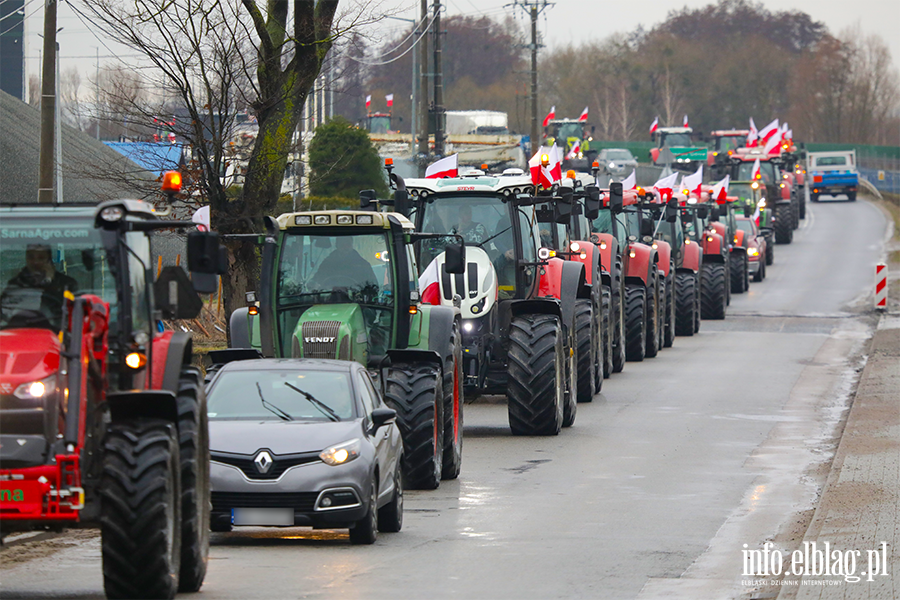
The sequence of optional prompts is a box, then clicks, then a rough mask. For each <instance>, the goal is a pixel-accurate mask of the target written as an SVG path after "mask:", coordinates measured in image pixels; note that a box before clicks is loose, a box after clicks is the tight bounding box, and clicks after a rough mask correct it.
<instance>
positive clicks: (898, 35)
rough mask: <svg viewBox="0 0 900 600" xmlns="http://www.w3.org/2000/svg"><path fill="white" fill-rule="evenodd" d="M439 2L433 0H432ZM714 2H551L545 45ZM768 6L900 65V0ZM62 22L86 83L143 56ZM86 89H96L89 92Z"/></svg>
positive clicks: (789, 1)
mask: <svg viewBox="0 0 900 600" xmlns="http://www.w3.org/2000/svg"><path fill="white" fill-rule="evenodd" d="M76 1H77V0H76ZM378 1H380V2H381V5H382V6H383V7H384V9H385V10H390V11H391V12H393V11H397V12H395V13H394V14H396V15H397V16H398V17H407V18H414V17H416V16H417V11H418V7H419V6H420V0H378ZM432 1H433V0H429V4H430V3H431V2H432ZM514 1H515V0H443V4H444V5H445V6H446V7H447V8H446V14H449V15H457V14H472V15H488V16H492V17H501V18H502V17H503V16H504V15H515V16H516V17H517V18H518V19H519V22H520V23H521V24H522V26H523V28H524V27H525V26H526V24H527V20H528V19H527V17H526V14H525V12H524V10H523V9H522V8H518V9H514V8H513V7H511V6H510V4H512V3H513V2H514ZM520 1H521V0H520ZM710 3H711V2H710V0H688V1H686V2H684V1H682V2H667V1H665V0H619V1H616V0H556V3H555V4H554V5H553V6H549V7H547V8H546V9H544V11H543V13H542V14H541V17H540V22H539V29H540V31H541V34H542V35H543V36H544V43H545V44H547V45H548V46H550V47H554V46H560V45H565V44H567V43H569V42H574V43H580V42H584V41H588V40H600V39H603V38H606V37H608V36H610V35H615V34H617V33H619V34H625V33H628V32H630V31H632V30H634V28H635V27H637V26H638V25H643V26H644V27H645V28H648V29H649V28H651V27H652V26H653V25H655V24H657V23H659V22H660V21H662V20H663V19H665V17H666V14H667V13H668V11H670V10H672V9H677V8H681V7H683V6H689V7H691V8H699V7H701V6H706V5H708V4H710ZM42 4H43V2H42V0H26V8H25V12H26V14H27V15H30V17H29V18H28V20H27V24H26V56H28V57H29V60H28V62H27V66H26V69H27V71H28V72H29V73H37V72H38V59H37V57H38V55H39V52H40V49H41V38H40V37H39V36H38V35H37V34H38V33H41V32H42V30H43V26H42V19H43V9H42V8H41V5H42ZM762 4H763V5H764V6H765V7H766V8H768V9H769V10H771V11H781V10H794V9H796V10H801V11H803V12H806V13H808V14H809V15H810V16H811V17H812V18H813V19H814V20H817V21H822V22H824V23H825V25H826V26H827V27H828V28H829V30H830V31H831V32H832V33H834V34H838V33H840V32H841V30H843V29H844V28H846V27H849V26H853V25H855V24H857V23H858V24H859V25H860V27H861V28H862V31H863V33H878V34H879V35H881V37H882V38H884V40H885V41H886V42H887V43H888V46H889V47H890V49H891V55H892V58H893V62H894V67H895V68H897V67H898V65H900V1H898V0H840V1H838V0H762ZM58 26H59V27H62V28H63V30H62V31H61V32H60V33H59V42H60V54H61V57H62V60H61V65H62V68H63V69H65V68H66V67H68V66H70V65H73V64H74V65H77V67H78V69H79V71H80V72H81V78H82V81H83V82H84V83H85V85H86V84H87V82H88V80H89V79H93V77H94V75H93V73H94V70H95V68H96V62H97V60H96V55H97V54H98V53H99V55H100V59H99V62H100V64H101V65H102V64H104V63H106V62H110V61H111V60H112V58H111V57H110V54H111V53H114V54H117V55H118V56H119V57H120V58H121V59H122V60H124V61H126V62H128V61H133V60H136V59H135V58H133V57H132V56H131V55H129V50H127V49H122V48H118V47H116V46H114V45H112V44H110V43H109V42H106V45H104V41H101V40H98V38H97V37H95V36H94V34H93V33H91V31H90V30H89V29H88V27H86V26H85V25H84V24H83V23H82V22H81V21H80V20H79V19H78V18H77V16H76V15H75V13H74V12H73V11H72V9H71V8H70V7H69V6H68V4H67V3H65V2H62V3H61V4H60V8H59V22H58ZM405 26H406V24H405V23H402V22H400V21H396V20H385V21H383V23H382V24H378V25H375V26H373V27H377V28H378V29H379V31H381V32H383V33H384V34H385V35H389V34H390V33H391V31H392V30H393V29H397V28H403V27H405ZM474 67H475V68H477V66H474ZM82 94H90V92H88V91H86V90H82Z"/></svg>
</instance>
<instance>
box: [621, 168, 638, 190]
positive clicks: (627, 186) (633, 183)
mask: <svg viewBox="0 0 900 600" xmlns="http://www.w3.org/2000/svg"><path fill="white" fill-rule="evenodd" d="M636 187H637V171H632V172H631V175H629V176H628V177H626V178H625V179H623V180H622V191H623V192H627V191H628V190H633V189H634V188H636Z"/></svg>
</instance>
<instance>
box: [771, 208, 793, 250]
mask: <svg viewBox="0 0 900 600" xmlns="http://www.w3.org/2000/svg"><path fill="white" fill-rule="evenodd" d="M793 240H794V229H793V228H792V227H791V207H790V206H788V205H786V204H780V205H778V206H777V207H776V209H775V241H776V242H777V243H779V244H790V243H791V242H792V241H793Z"/></svg>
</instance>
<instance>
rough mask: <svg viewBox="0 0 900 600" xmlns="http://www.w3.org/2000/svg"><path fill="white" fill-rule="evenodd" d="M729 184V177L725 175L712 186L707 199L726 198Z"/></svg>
mask: <svg viewBox="0 0 900 600" xmlns="http://www.w3.org/2000/svg"><path fill="white" fill-rule="evenodd" d="M729 183H731V175H726V176H725V178H724V179H722V181H720V182H719V183H717V184H716V185H714V186H713V189H712V191H711V192H710V193H709V197H710V198H712V199H713V200H724V199H725V198H726V197H727V196H728V184H729Z"/></svg>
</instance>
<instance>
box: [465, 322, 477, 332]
mask: <svg viewBox="0 0 900 600" xmlns="http://www.w3.org/2000/svg"><path fill="white" fill-rule="evenodd" d="M462 328H463V331H465V332H466V333H469V332H470V331H472V330H473V329H475V324H474V323H472V321H463V326H462Z"/></svg>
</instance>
